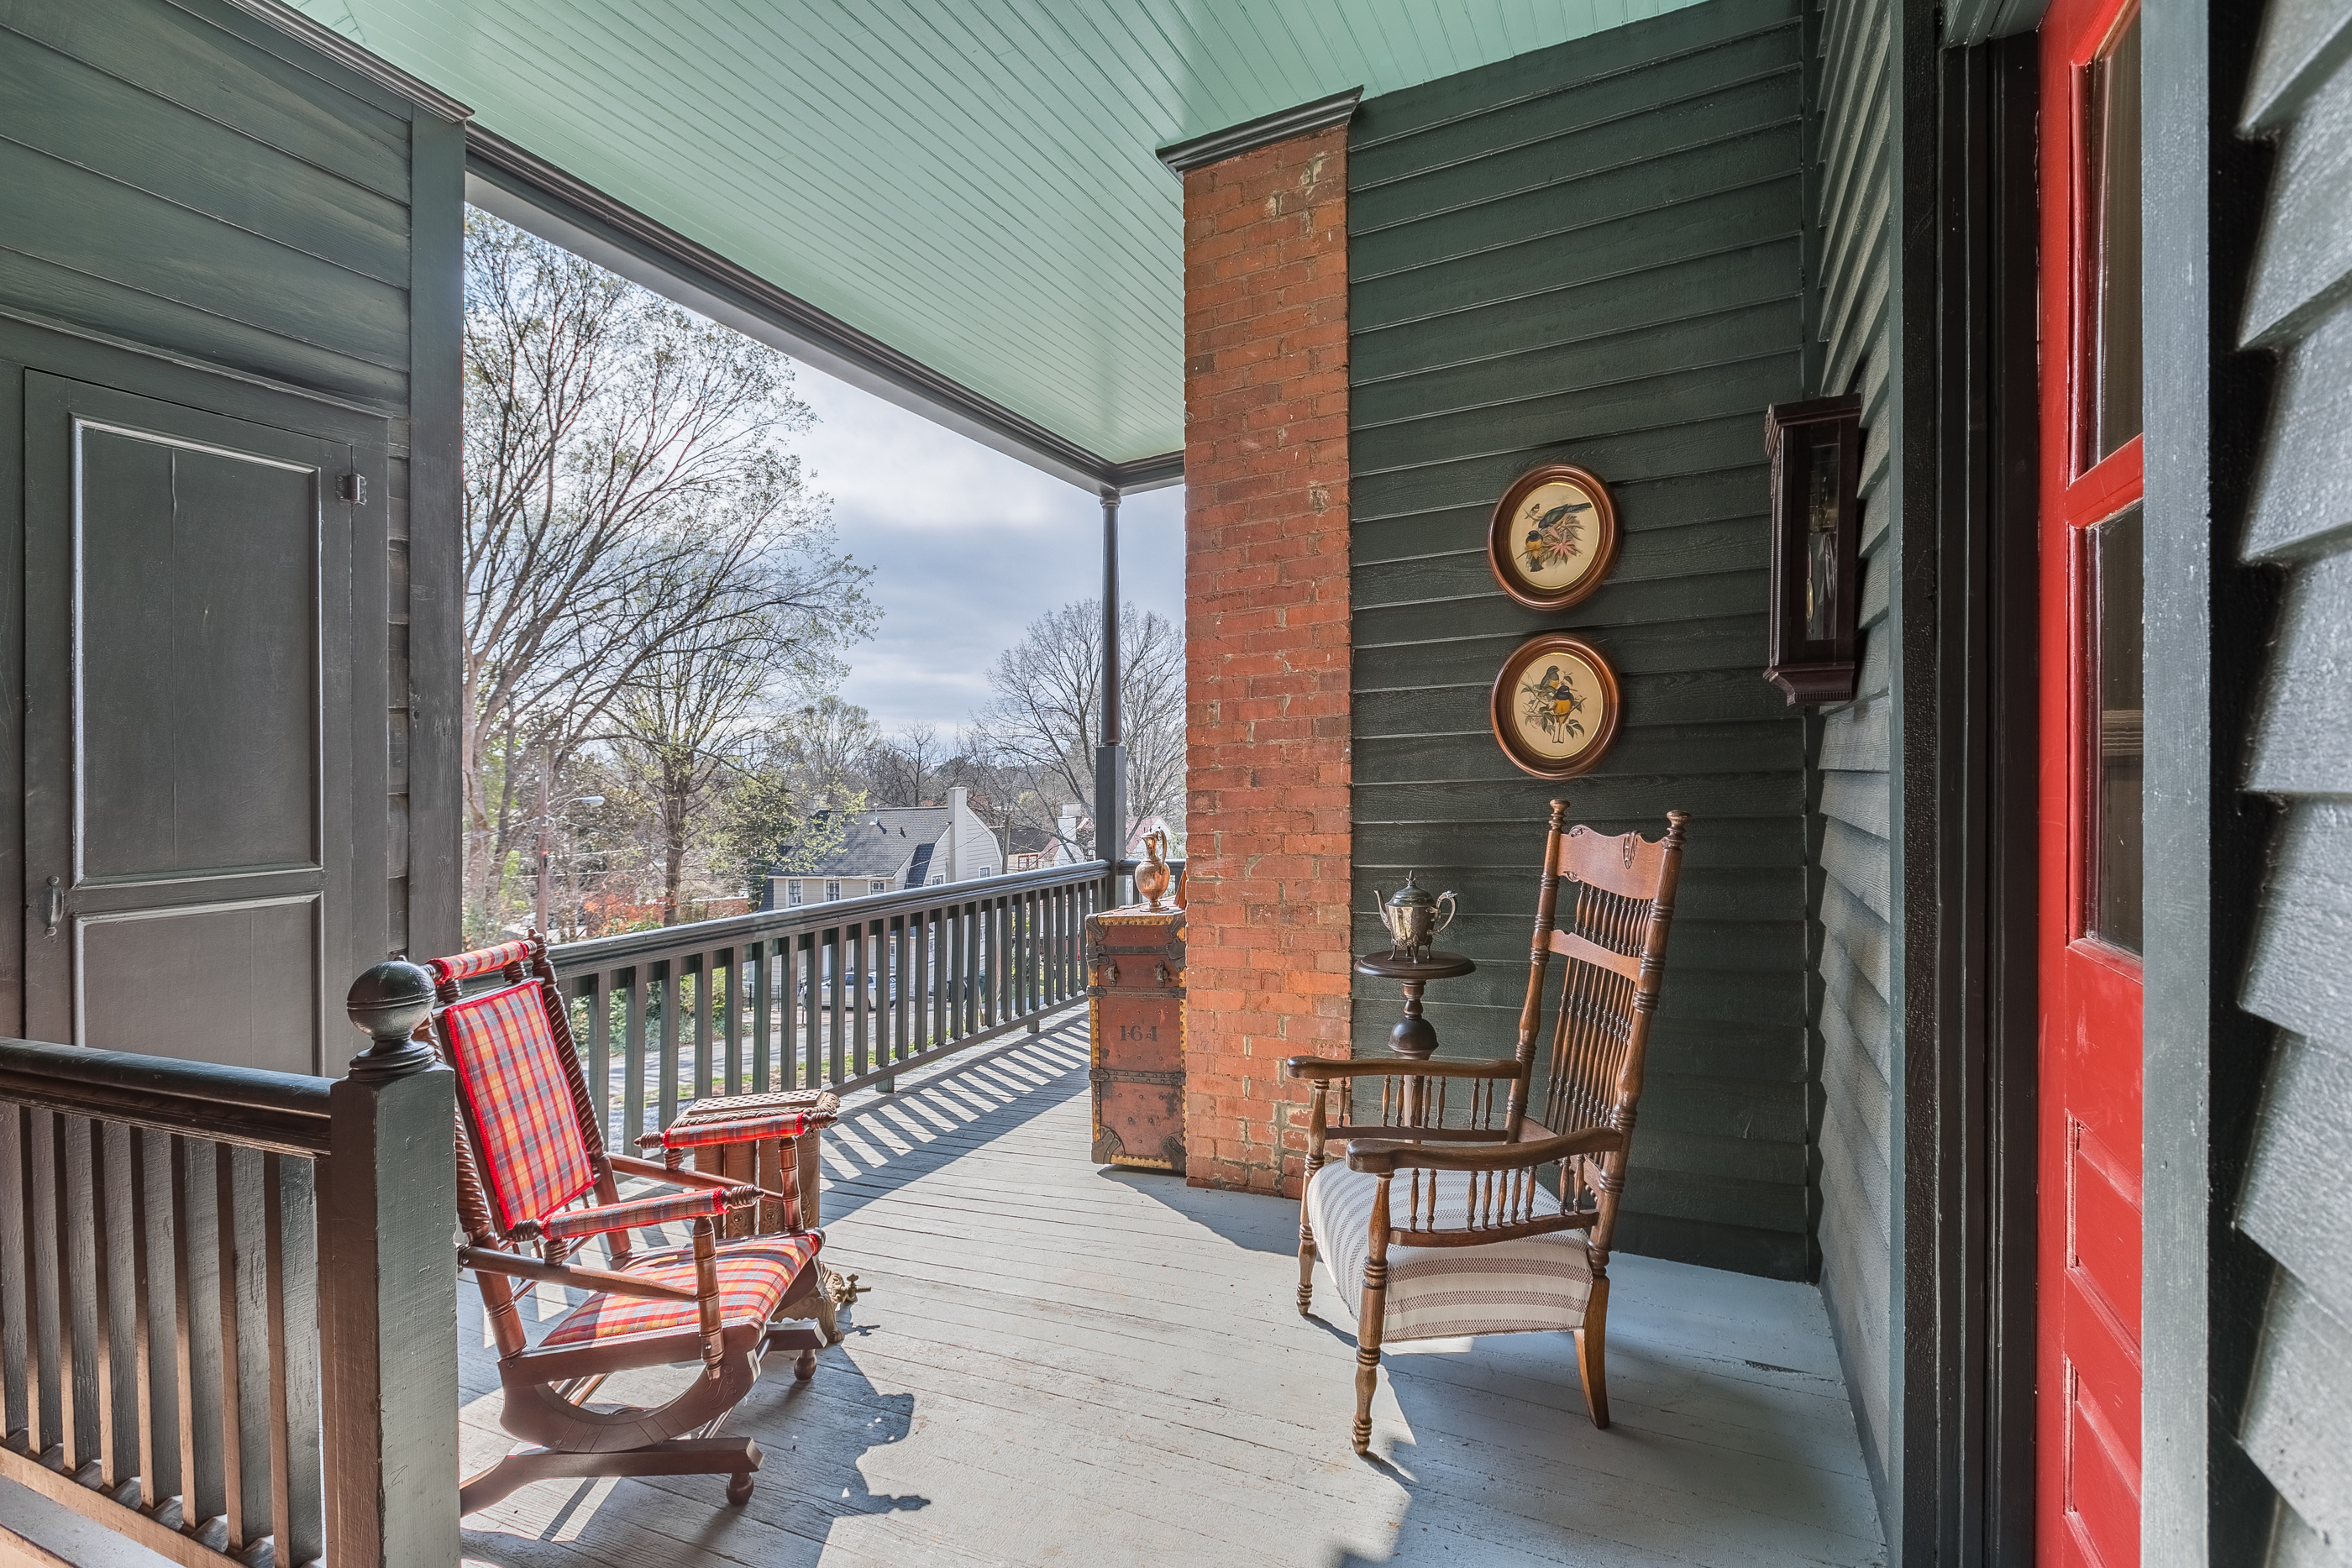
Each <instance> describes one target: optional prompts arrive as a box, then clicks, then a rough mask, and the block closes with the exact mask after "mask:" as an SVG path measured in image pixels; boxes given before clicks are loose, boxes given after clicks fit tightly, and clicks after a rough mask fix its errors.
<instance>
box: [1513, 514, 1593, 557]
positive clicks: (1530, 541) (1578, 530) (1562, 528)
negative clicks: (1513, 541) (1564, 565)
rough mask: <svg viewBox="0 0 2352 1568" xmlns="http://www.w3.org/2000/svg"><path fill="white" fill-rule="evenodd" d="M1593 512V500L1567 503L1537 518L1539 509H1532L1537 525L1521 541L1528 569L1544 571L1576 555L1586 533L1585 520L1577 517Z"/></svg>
mask: <svg viewBox="0 0 2352 1568" xmlns="http://www.w3.org/2000/svg"><path fill="white" fill-rule="evenodd" d="M1591 510H1592V503H1591V502H1590V501H1563V502H1561V503H1560V504H1559V506H1557V507H1552V508H1550V509H1549V510H1548V511H1546V512H1544V513H1543V514H1542V515H1541V516H1537V515H1536V510H1535V508H1534V507H1528V516H1529V517H1530V518H1531V519H1532V523H1533V526H1531V527H1530V528H1528V537H1527V538H1525V539H1524V540H1522V541H1521V543H1520V548H1519V554H1520V558H1521V559H1524V560H1525V561H1526V562H1527V563H1528V570H1529V571H1541V570H1544V569H1545V568H1546V567H1548V566H1550V565H1551V564H1552V563H1553V562H1555V561H1559V560H1566V559H1568V558H1569V557H1570V556H1572V555H1574V554H1575V553H1576V547H1577V545H1578V543H1579V541H1580V538H1581V536H1582V534H1583V531H1584V519H1583V518H1582V517H1579V516H1578V515H1577V514H1579V513H1580V512H1589V511H1591Z"/></svg>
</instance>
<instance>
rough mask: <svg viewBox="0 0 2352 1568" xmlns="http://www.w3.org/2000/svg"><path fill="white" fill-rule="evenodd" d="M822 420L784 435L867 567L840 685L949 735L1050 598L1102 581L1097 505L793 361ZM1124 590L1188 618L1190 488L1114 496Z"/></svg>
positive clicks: (1091, 594) (890, 724) (874, 708)
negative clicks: (866, 604) (877, 612)
mask: <svg viewBox="0 0 2352 1568" xmlns="http://www.w3.org/2000/svg"><path fill="white" fill-rule="evenodd" d="M793 376H794V384H795V386H796V388H797V390H798V391H799V392H800V395H801V397H802V399H803V401H804V402H807V403H808V405H809V406H810V407H811V408H812V409H814V411H815V413H816V417H817V423H816V427H815V428H814V429H813V430H809V431H805V432H803V433H801V434H798V435H795V436H793V437H792V438H791V442H792V445H793V449H794V450H796V451H797V452H799V453H800V454H801V455H802V458H803V461H804V463H805V464H806V465H807V467H808V469H809V470H810V473H811V477H812V481H813V483H814V486H815V488H817V489H819V490H822V491H824V492H825V493H826V494H827V495H829V496H831V497H833V525H834V531H835V536H836V537H837V538H838V539H839V541H840V547H841V549H843V550H845V551H846V552H847V553H848V554H849V555H851V556H852V557H854V558H856V560H857V561H858V562H859V563H861V564H862V565H866V566H870V567H872V568H873V569H874V575H873V576H872V577H870V578H868V579H867V580H866V590H867V592H868V593H869V594H870V595H871V596H872V598H873V600H874V601H875V603H876V604H877V605H879V606H880V608H881V611H882V617H881V622H880V624H879V625H878V626H877V627H876V629H875V633H874V636H873V637H872V638H871V639H869V640H868V641H866V642H864V643H856V644H855V645H853V646H851V647H849V648H847V649H845V650H844V657H845V660H846V661H847V663H848V664H849V666H850V674H849V679H848V680H847V681H846V682H845V683H844V685H843V687H842V695H843V696H844V697H845V698H846V699H847V700H848V701H850V702H854V703H856V704H857V705H858V706H861V707H863V708H865V709H866V710H867V711H868V712H870V713H871V714H872V715H873V716H874V720H875V722H876V723H877V724H878V725H880V726H881V727H883V728H884V729H886V730H895V729H897V728H898V727H901V726H904V725H908V724H925V723H927V724H930V725H932V726H934V727H937V728H938V730H939V732H940V738H941V739H942V740H948V739H950V737H952V736H953V735H954V733H955V731H956V728H957V727H959V726H961V725H962V724H963V723H964V722H965V721H966V720H967V718H968V717H969V716H970V715H971V710H972V709H973V708H974V707H976V706H979V705H980V704H982V702H985V701H986V700H987V698H988V695H989V693H988V681H987V670H988V667H989V665H990V664H992V662H994V660H995V658H996V655H997V654H998V653H1000V652H1001V651H1002V650H1003V649H1005V648H1008V647H1010V646H1012V645H1013V643H1016V642H1018V641H1020V639H1021V634H1022V632H1023V631H1024V629H1025V628H1026V627H1027V626H1028V624H1029V623H1030V622H1032V621H1034V620H1035V619H1036V618H1037V617H1038V616H1040V615H1042V614H1044V613H1045V612H1046V611H1048V610H1052V609H1055V608H1056V607H1058V606H1060V605H1063V604H1066V603H1069V602H1070V601H1073V600H1080V599H1094V598H1097V597H1099V595H1100V594H1101V592H1102V504H1101V502H1100V501H1098V500H1097V498H1096V497H1095V496H1094V494H1093V493H1092V492H1091V491H1087V490H1081V489H1079V488H1077V487H1076V486H1073V485H1066V484H1064V483H1063V482H1062V481H1061V480H1059V479H1055V478H1054V477H1052V476H1049V475H1045V474H1042V473H1040V472H1038V471H1037V470H1036V469H1034V468H1032V467H1030V466H1029V465H1027V464H1025V463H1023V462H1021V461H1020V460H1019V459H1017V458H1013V457H1007V456H1005V455H1003V453H1000V452H997V451H994V450H993V449H992V448H989V447H986V446H982V445H981V444H979V443H978V442H976V441H972V440H971V439H970V438H968V437H966V436H962V435H959V434H956V433H955V432H953V431H950V430H947V429H944V428H942V427H941V426H940V425H937V424H934V423H931V422H930V421H929V420H928V419H925V418H923V417H922V416H921V415H920V414H917V413H908V411H907V410H905V409H902V408H899V407H898V406H897V405H896V404H895V403H889V402H884V401H883V400H882V399H880V398H878V397H876V396H874V395H873V394H872V393H870V392H864V391H861V390H860V389H858V388H856V387H853V386H851V385H849V384H848V383H846V382H839V381H835V380H834V379H833V378H832V377H830V376H827V375H825V374H824V372H822V371H815V370H812V369H811V368H809V367H808V366H807V365H804V364H800V363H798V362H797V361H796V362H795V363H794V365H793ZM1119 589H1120V597H1122V598H1124V599H1127V600H1129V601H1132V602H1134V603H1135V604H1136V605H1137V606H1138V607H1139V608H1141V609H1145V610H1156V611H1158V612H1160V614H1162V615H1164V616H1167V617H1168V618H1169V619H1171V620H1173V621H1178V622H1181V620H1182V618H1183V612H1184V491H1183V488H1182V486H1169V487H1168V488H1165V489H1160V490H1149V491H1146V492H1144V493H1143V494H1141V495H1137V496H1129V497H1127V499H1126V500H1125V501H1123V502H1122V503H1121V504H1120V507H1119Z"/></svg>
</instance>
